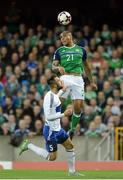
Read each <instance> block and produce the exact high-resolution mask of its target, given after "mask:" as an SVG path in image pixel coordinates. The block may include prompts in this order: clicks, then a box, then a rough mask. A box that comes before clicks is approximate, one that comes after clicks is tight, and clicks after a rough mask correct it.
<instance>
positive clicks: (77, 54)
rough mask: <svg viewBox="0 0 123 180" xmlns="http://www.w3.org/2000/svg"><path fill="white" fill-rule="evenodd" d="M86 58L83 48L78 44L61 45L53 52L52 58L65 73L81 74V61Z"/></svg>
mask: <svg viewBox="0 0 123 180" xmlns="http://www.w3.org/2000/svg"><path fill="white" fill-rule="evenodd" d="M86 58H87V54H86V51H85V49H84V48H82V47H81V46H78V45H74V46H73V47H67V46H61V47H60V48H58V49H57V50H56V51H55V54H54V60H58V61H59V63H60V65H61V66H62V67H64V69H65V72H67V73H76V74H82V72H83V62H84V61H86Z"/></svg>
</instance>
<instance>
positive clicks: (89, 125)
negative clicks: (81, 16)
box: [0, 24, 123, 144]
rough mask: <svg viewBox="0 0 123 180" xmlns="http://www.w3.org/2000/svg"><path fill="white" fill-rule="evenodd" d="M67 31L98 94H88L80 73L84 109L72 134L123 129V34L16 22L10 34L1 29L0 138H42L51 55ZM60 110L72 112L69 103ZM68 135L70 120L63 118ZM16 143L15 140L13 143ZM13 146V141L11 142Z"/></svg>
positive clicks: (105, 29) (105, 27)
mask: <svg viewBox="0 0 123 180" xmlns="http://www.w3.org/2000/svg"><path fill="white" fill-rule="evenodd" d="M63 30H68V31H70V32H72V34H73V36H74V40H75V43H77V44H78V45H81V46H83V47H84V48H85V49H86V51H87V54H88V57H87V58H88V61H89V62H90V65H91V66H92V74H93V79H94V80H95V81H96V83H97V85H98V91H97V92H95V91H93V90H92V88H91V86H90V85H89V83H88V79H87V77H86V75H85V74H83V78H84V79H85V82H86V83H85V106H84V110H83V113H82V116H81V120H80V123H79V124H78V126H77V129H76V134H77V135H85V136H91V137H98V136H105V135H106V133H107V132H109V131H111V132H114V129H115V127H117V126H122V125H123V30H122V29H111V28H110V27H109V26H108V25H107V24H104V25H102V27H100V29H99V30H97V29H93V28H92V27H91V26H88V25H85V26H83V27H77V26H74V25H69V26H66V27H63V26H55V27H54V28H53V29H48V28H46V27H43V26H42V25H37V27H33V28H32V27H31V28H30V27H27V26H26V25H25V24H20V25H19V26H18V27H16V30H15V31H13V32H11V30H9V26H6V25H4V26H2V27H1V28H0V134H1V135H8V134H11V139H12V140H13V139H14V140H15V139H16V137H25V136H31V137H33V136H35V135H40V134H42V129H43V124H44V114H43V108H42V105H43V98H44V95H45V93H46V92H47V91H48V90H49V86H48V85H47V79H48V78H49V77H50V76H51V73H52V72H51V65H52V58H53V54H54V51H55V50H56V49H57V48H59V47H60V46H61V42H60V40H59V34H60V33H61V32H62V31H63ZM64 108H72V104H71V100H70V99H68V100H67V101H66V102H65V104H64ZM61 123H62V127H63V128H64V129H65V130H66V131H67V130H68V129H69V127H70V119H69V118H67V117H63V119H62V122H61ZM17 141H18V140H17ZM14 143H15V144H17V143H18V142H14Z"/></svg>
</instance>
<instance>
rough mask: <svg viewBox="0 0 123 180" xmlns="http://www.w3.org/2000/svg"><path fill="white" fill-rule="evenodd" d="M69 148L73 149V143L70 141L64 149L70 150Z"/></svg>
mask: <svg viewBox="0 0 123 180" xmlns="http://www.w3.org/2000/svg"><path fill="white" fill-rule="evenodd" d="M71 149H74V145H73V144H72V143H69V144H67V146H66V150H67V151H68V150H71Z"/></svg>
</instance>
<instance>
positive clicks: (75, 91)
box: [60, 75, 85, 100]
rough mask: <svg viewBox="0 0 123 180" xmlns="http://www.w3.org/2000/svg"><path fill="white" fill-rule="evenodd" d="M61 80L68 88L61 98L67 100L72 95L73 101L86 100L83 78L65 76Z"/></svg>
mask: <svg viewBox="0 0 123 180" xmlns="http://www.w3.org/2000/svg"><path fill="white" fill-rule="evenodd" d="M60 79H61V80H62V81H63V82H64V84H65V86H67V90H66V92H65V93H64V94H63V95H62V96H61V97H62V98H65V99H66V98H67V97H68V96H69V95H70V97H71V99H72V100H75V99H82V100H84V96H85V95H84V81H83V79H82V77H81V76H74V75H63V76H61V77H60Z"/></svg>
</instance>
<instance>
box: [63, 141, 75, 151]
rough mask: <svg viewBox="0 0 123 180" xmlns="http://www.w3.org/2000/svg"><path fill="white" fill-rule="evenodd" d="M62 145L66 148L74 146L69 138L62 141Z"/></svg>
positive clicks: (69, 148)
mask: <svg viewBox="0 0 123 180" xmlns="http://www.w3.org/2000/svg"><path fill="white" fill-rule="evenodd" d="M62 145H63V146H64V148H65V149H66V150H71V149H73V148H74V145H73V143H72V141H71V140H70V138H68V139H67V140H66V141H65V142H64V143H62Z"/></svg>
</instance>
